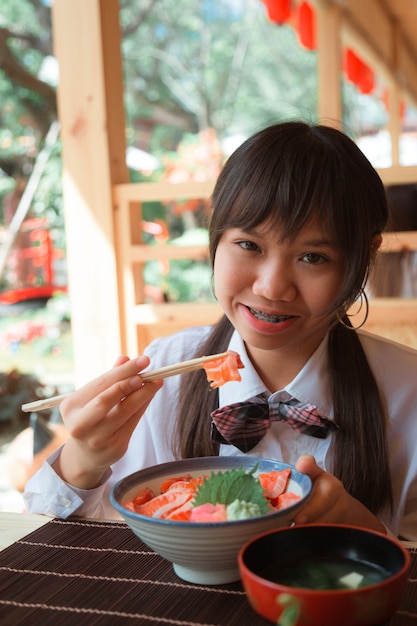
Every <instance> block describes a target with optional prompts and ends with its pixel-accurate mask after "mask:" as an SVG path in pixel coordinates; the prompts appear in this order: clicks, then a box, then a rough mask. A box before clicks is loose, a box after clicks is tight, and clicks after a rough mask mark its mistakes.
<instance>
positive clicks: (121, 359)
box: [113, 354, 130, 367]
mask: <svg viewBox="0 0 417 626" xmlns="http://www.w3.org/2000/svg"><path fill="white" fill-rule="evenodd" d="M128 361H130V359H129V357H128V356H125V355H124V354H120V355H119V356H118V357H117V359H116V360H115V362H114V365H113V367H117V366H118V365H123V363H127V362H128Z"/></svg>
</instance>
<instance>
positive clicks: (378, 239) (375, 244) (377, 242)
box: [372, 233, 382, 254]
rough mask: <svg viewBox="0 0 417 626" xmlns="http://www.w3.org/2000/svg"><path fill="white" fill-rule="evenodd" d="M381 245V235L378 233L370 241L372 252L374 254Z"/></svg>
mask: <svg viewBox="0 0 417 626" xmlns="http://www.w3.org/2000/svg"><path fill="white" fill-rule="evenodd" d="M381 244H382V235H381V233H379V234H378V235H374V236H373V239H372V252H373V254H376V252H378V250H379V248H380V247H381Z"/></svg>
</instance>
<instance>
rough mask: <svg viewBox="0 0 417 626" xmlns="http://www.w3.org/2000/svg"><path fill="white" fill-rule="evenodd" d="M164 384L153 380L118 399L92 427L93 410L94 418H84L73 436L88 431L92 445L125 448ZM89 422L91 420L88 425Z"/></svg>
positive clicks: (94, 412) (81, 434) (95, 446)
mask: <svg viewBox="0 0 417 626" xmlns="http://www.w3.org/2000/svg"><path fill="white" fill-rule="evenodd" d="M162 385H163V381H152V382H149V383H146V385H145V384H144V385H143V387H141V388H140V389H139V390H138V391H137V393H132V394H130V395H129V396H126V397H125V398H124V399H123V400H120V401H118V402H117V403H116V404H115V405H114V406H112V407H111V409H110V410H109V411H108V412H107V413H106V414H105V415H103V417H102V418H101V419H100V420H98V421H97V422H96V424H95V425H94V426H93V427H92V424H93V420H94V419H95V417H94V416H95V414H96V411H93V418H92V419H91V420H88V419H84V421H82V422H81V423H80V424H79V428H78V429H77V430H75V429H74V431H75V433H74V432H73V436H78V437H82V436H83V435H84V436H85V434H86V433H88V437H89V442H90V445H91V446H92V447H93V448H96V449H100V448H102V447H106V446H108V447H109V448H110V447H113V446H115V447H116V448H121V447H122V448H124V446H125V442H126V437H128V439H129V438H130V435H131V434H132V432H133V430H134V428H135V426H136V424H137V423H138V421H139V420H140V418H141V417H142V415H143V413H144V412H145V410H146V409H147V407H148V405H149V403H150V402H151V400H152V399H153V397H154V395H155V393H156V392H157V391H158V390H159V389H160V388H161V387H162ZM87 410H88V411H90V410H91V408H90V407H87ZM84 415H85V413H84ZM87 422H89V423H88V425H87Z"/></svg>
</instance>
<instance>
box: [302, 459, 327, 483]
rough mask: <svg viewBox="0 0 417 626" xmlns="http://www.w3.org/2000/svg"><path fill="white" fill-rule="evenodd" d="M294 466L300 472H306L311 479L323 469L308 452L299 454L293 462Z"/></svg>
mask: <svg viewBox="0 0 417 626" xmlns="http://www.w3.org/2000/svg"><path fill="white" fill-rule="evenodd" d="M295 468H296V469H297V470H298V471H299V472H301V473H302V474H307V476H309V477H310V478H311V480H313V481H314V480H315V479H316V478H317V477H318V476H320V474H323V473H324V470H322V469H321V468H320V467H319V466H318V465H317V463H316V459H315V458H314V456H310V455H308V454H303V455H302V456H300V458H299V459H298V461H297V463H296V464H295Z"/></svg>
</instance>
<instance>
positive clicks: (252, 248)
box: [236, 239, 259, 252]
mask: <svg viewBox="0 0 417 626" xmlns="http://www.w3.org/2000/svg"><path fill="white" fill-rule="evenodd" d="M236 243H237V245H238V246H240V247H241V248H242V249H243V250H249V252H256V251H257V250H259V246H258V244H256V243H254V242H253V241H248V240H247V239H244V240H242V241H237V242H236Z"/></svg>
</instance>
